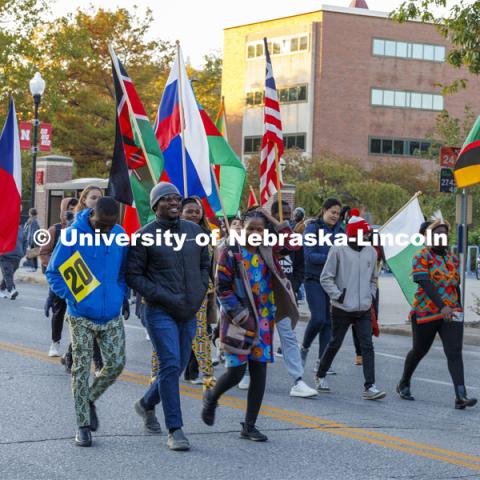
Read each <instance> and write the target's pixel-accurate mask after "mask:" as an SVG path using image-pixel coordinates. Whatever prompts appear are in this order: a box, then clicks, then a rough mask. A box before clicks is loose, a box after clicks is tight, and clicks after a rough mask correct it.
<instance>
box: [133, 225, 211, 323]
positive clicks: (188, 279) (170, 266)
mask: <svg viewBox="0 0 480 480" xmlns="http://www.w3.org/2000/svg"><path fill="white" fill-rule="evenodd" d="M167 230H170V231H171V232H172V233H176V234H179V235H181V234H184V233H185V234H186V235H187V237H186V240H185V243H184V245H183V248H182V249H181V250H179V251H174V249H173V248H174V247H169V246H166V245H163V244H162V245H156V244H155V245H153V246H148V247H145V246H143V245H141V238H139V239H138V240H137V245H136V246H133V245H132V246H131V247H130V251H129V254H128V260H127V273H126V279H127V284H128V286H129V287H130V288H132V289H133V290H135V291H136V292H138V293H139V294H140V295H141V296H142V297H143V298H144V299H145V302H146V303H147V304H148V305H151V306H158V307H160V308H161V309H162V310H164V311H165V312H166V313H168V314H169V315H171V316H172V318H174V319H175V320H176V321H177V322H183V321H186V320H190V319H191V318H193V317H194V316H195V314H196V313H197V311H198V310H199V309H200V306H201V304H202V302H203V299H204V298H205V295H206V293H207V288H208V275H209V270H210V259H209V255H208V247H200V246H198V245H197V243H196V242H195V237H196V236H197V235H198V234H199V233H202V230H201V228H200V227H199V226H198V225H196V224H195V223H193V222H189V221H187V220H181V219H178V220H176V221H163V220H159V219H156V220H154V221H153V222H150V223H149V224H147V225H145V226H144V227H143V228H142V229H141V230H140V231H139V233H141V234H144V233H150V234H153V235H154V236H155V235H156V234H157V232H158V233H160V232H163V231H167ZM162 240H163V236H162Z"/></svg>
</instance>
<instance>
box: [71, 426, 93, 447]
mask: <svg viewBox="0 0 480 480" xmlns="http://www.w3.org/2000/svg"><path fill="white" fill-rule="evenodd" d="M75 445H76V446H77V447H91V446H92V433H91V431H90V427H80V428H79V429H78V431H77V434H76V435H75Z"/></svg>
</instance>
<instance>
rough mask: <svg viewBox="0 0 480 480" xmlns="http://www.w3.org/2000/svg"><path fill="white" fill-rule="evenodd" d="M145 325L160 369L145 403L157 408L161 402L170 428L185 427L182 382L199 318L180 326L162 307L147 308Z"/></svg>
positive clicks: (146, 394) (147, 393) (148, 391)
mask: <svg viewBox="0 0 480 480" xmlns="http://www.w3.org/2000/svg"><path fill="white" fill-rule="evenodd" d="M145 324H146V327H147V330H148V334H149V335H150V338H151V340H152V343H153V347H154V348H155V351H156V352H157V355H158V360H159V362H160V368H159V372H158V375H157V378H156V380H155V382H153V383H152V385H150V388H149V389H148V390H147V392H146V393H145V395H144V397H143V402H144V403H145V405H146V406H147V407H154V406H155V405H157V404H159V403H160V401H161V402H162V406H163V413H164V415H165V424H166V426H167V428H168V429H172V428H181V427H183V421H182V410H181V406H180V386H179V379H180V375H181V374H182V372H183V371H184V370H185V367H186V366H187V364H188V360H189V359H190V352H191V351H192V341H193V338H194V337H195V331H196V319H195V317H193V318H192V319H191V320H188V321H186V322H183V323H177V322H176V321H175V320H174V319H173V318H172V317H171V316H170V315H168V314H167V313H165V312H164V311H163V310H162V309H161V308H158V307H150V306H148V305H147V306H146V307H145Z"/></svg>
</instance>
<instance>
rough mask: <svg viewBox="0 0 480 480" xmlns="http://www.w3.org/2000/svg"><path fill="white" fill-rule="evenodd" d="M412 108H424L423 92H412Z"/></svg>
mask: <svg viewBox="0 0 480 480" xmlns="http://www.w3.org/2000/svg"><path fill="white" fill-rule="evenodd" d="M410 98H411V100H410V108H422V94H421V93H414V92H412V93H411V94H410Z"/></svg>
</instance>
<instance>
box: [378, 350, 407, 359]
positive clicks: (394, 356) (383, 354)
mask: <svg viewBox="0 0 480 480" xmlns="http://www.w3.org/2000/svg"><path fill="white" fill-rule="evenodd" d="M375 355H380V356H382V357H388V358H396V359H397V360H405V357H401V356H400V355H392V354H391V353H383V352H375Z"/></svg>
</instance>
